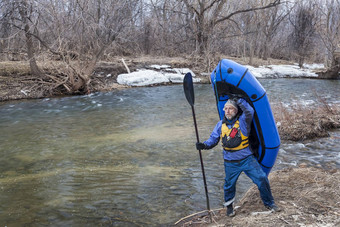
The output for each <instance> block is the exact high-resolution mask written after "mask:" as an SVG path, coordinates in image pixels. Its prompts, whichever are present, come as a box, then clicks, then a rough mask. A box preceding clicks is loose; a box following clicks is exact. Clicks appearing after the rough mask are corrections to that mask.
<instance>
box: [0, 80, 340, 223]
mask: <svg viewBox="0 0 340 227" xmlns="http://www.w3.org/2000/svg"><path fill="white" fill-rule="evenodd" d="M260 82H261V83H262V84H263V86H264V87H265V88H266V90H267V93H268V96H269V99H270V100H271V102H272V103H274V104H275V103H278V102H285V103H288V104H294V103H303V104H305V105H307V104H316V102H315V100H316V99H317V98H316V97H315V96H318V95H319V94H320V95H322V97H325V98H326V99H327V101H329V102H332V103H335V102H339V99H338V96H337V93H336V92H337V91H338V90H339V88H340V83H339V82H337V81H335V82H334V81H332V82H330V81H321V80H300V79H294V80H287V79H276V80H273V79H263V80H260ZM195 95H196V97H195V99H196V105H195V108H196V114H197V122H198V126H199V132H200V137H201V139H206V138H207V137H208V135H209V134H210V132H211V130H212V129H213V127H214V126H215V123H216V122H217V120H218V114H217V111H216V106H215V100H214V96H213V94H212V89H211V87H210V85H195ZM287 97H288V98H287ZM0 135H1V137H0V143H1V147H0V153H1V159H0V201H1V203H0V224H1V225H7V226H12V225H19V226H20V225H25V224H26V225H53V226H64V225H68V226H72V225H76V226H78V225H90V226H92V225H98V224H99V225H113V226H139V225H143V226H149V225H160V224H162V225H164V224H169V223H173V222H175V221H176V220H178V219H179V218H180V217H183V216H185V215H188V214H190V213H193V212H197V211H200V210H203V209H205V204H206V203H205V195H204V187H203V183H202V176H201V170H200V164H199V157H198V153H197V151H196V150H195V148H194V144H195V140H196V137H195V134H194V128H193V121H192V115H191V108H190V106H189V105H188V103H187V102H186V100H185V98H184V94H183V87H182V85H178V86H167V87H148V88H134V89H129V90H125V91H118V92H113V93H98V94H93V95H89V96H82V97H67V98H60V99H44V100H34V101H20V102H7V103H1V104H0ZM339 142H340V132H332V136H331V137H329V138H325V139H321V140H316V141H310V142H306V143H291V142H287V143H283V144H282V146H281V150H280V153H279V156H278V160H277V163H276V165H275V167H274V170H275V169H280V168H284V167H286V166H291V165H298V164H299V163H301V162H305V163H307V164H310V165H321V166H322V167H324V168H334V167H336V168H340V163H339V161H338V160H339V146H340V145H339V144H340V143H339ZM221 158H222V154H221V151H220V147H219V146H217V147H216V148H214V149H213V150H211V151H204V152H203V159H204V163H205V168H206V175H207V181H208V189H209V192H210V200H211V207H212V208H217V207H220V206H221V204H222V198H223V194H222V193H223V192H222V185H223V180H224V173H223V172H224V170H223V160H222V159H221ZM249 185H251V182H250V181H249V180H248V178H246V177H244V176H243V175H241V177H240V181H239V183H238V185H237V187H238V195H237V196H238V198H240V197H241V196H242V193H244V192H245V190H247V188H248V187H249Z"/></svg>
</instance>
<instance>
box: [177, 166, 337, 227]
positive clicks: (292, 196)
mask: <svg viewBox="0 0 340 227" xmlns="http://www.w3.org/2000/svg"><path fill="white" fill-rule="evenodd" d="M269 179H270V182H271V188H272V192H273V195H274V198H275V200H276V203H277V204H278V206H280V207H281V209H282V211H281V212H278V213H271V212H270V211H268V210H266V209H265V208H264V206H263V204H262V202H261V199H260V195H259V192H258V189H257V187H256V186H255V185H254V186H253V187H252V188H250V189H249V190H248V192H247V193H246V194H245V196H244V197H243V199H242V200H241V201H240V202H239V203H238V204H236V209H235V210H236V216H235V217H233V218H229V217H226V216H225V209H221V210H218V211H217V212H215V215H214V216H213V223H210V221H209V218H208V217H207V216H205V217H200V218H197V219H191V220H186V221H185V220H184V221H183V222H181V223H180V224H179V225H177V226H235V227H237V226H240V227H241V226H242V227H243V226H250V227H251V226H254V227H255V226H256V227H257V226H268V227H269V226H310V227H314V226H339V224H340V202H339V201H340V191H339V187H340V171H337V170H333V171H331V172H326V171H324V170H321V169H317V168H289V169H284V170H280V171H276V172H273V173H271V175H270V177H269Z"/></svg>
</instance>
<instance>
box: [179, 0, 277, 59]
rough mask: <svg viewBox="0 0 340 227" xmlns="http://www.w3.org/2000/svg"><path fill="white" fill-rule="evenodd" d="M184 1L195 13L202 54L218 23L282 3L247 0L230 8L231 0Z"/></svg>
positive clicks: (197, 36)
mask: <svg viewBox="0 0 340 227" xmlns="http://www.w3.org/2000/svg"><path fill="white" fill-rule="evenodd" d="M183 2H184V3H185V5H186V7H187V9H188V12H189V13H191V14H193V15H194V21H195V29H194V30H195V37H196V41H197V47H198V50H199V54H201V55H203V54H204V53H205V52H206V50H207V49H208V43H209V42H208V41H209V34H210V33H212V31H213V30H214V28H215V26H216V25H217V24H219V23H222V22H224V21H227V20H230V19H231V18H232V17H233V16H235V15H237V14H242V13H247V12H252V11H257V10H262V9H266V8H270V7H274V6H277V5H279V4H280V3H281V1H280V0H275V1H271V2H270V3H269V4H266V5H261V3H260V4H259V3H257V2H256V3H254V2H247V4H244V5H245V6H242V4H239V2H238V4H237V5H238V6H239V7H237V8H234V9H233V10H230V9H229V4H230V2H229V1H226V0H199V1H194V0H183ZM252 3H253V5H252ZM258 4H259V5H258Z"/></svg>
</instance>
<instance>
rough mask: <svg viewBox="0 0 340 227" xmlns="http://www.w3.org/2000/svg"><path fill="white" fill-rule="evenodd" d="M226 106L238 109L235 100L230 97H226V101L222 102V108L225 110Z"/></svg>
mask: <svg viewBox="0 0 340 227" xmlns="http://www.w3.org/2000/svg"><path fill="white" fill-rule="evenodd" d="M226 106H232V107H234V108H235V109H238V108H237V104H236V102H235V101H234V100H231V99H228V101H227V102H226V103H225V104H224V108H223V110H225V108H226Z"/></svg>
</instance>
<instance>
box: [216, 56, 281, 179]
mask: <svg viewBox="0 0 340 227" xmlns="http://www.w3.org/2000/svg"><path fill="white" fill-rule="evenodd" d="M210 77H211V83H212V87H213V90H214V94H215V97H216V104H217V110H218V113H219V117H220V119H223V117H224V111H223V107H224V104H225V103H226V102H227V100H228V99H229V98H230V97H235V96H236V97H242V98H244V99H245V100H247V101H248V103H249V104H250V105H251V106H252V107H253V108H254V111H255V113H254V118H253V122H252V129H251V133H250V136H249V140H250V144H251V148H252V150H253V152H254V153H255V156H256V158H257V161H258V162H259V163H260V165H261V167H262V169H263V170H264V172H265V173H266V174H267V175H268V174H269V172H270V170H271V169H272V167H273V166H274V163H275V160H276V157H277V154H278V151H279V148H280V136H279V133H278V130H277V127H276V123H275V120H274V116H273V113H272V110H271V108H270V104H269V101H268V97H267V94H266V91H265V89H264V88H263V87H262V85H261V84H260V82H259V81H258V80H257V79H256V78H255V76H253V75H252V74H251V72H250V71H249V70H248V69H247V68H246V67H245V66H242V65H240V64H238V63H236V62H234V61H231V60H227V59H223V60H221V61H220V62H219V63H218V65H217V67H216V68H215V69H214V70H213V72H212V73H211V75H210Z"/></svg>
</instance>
